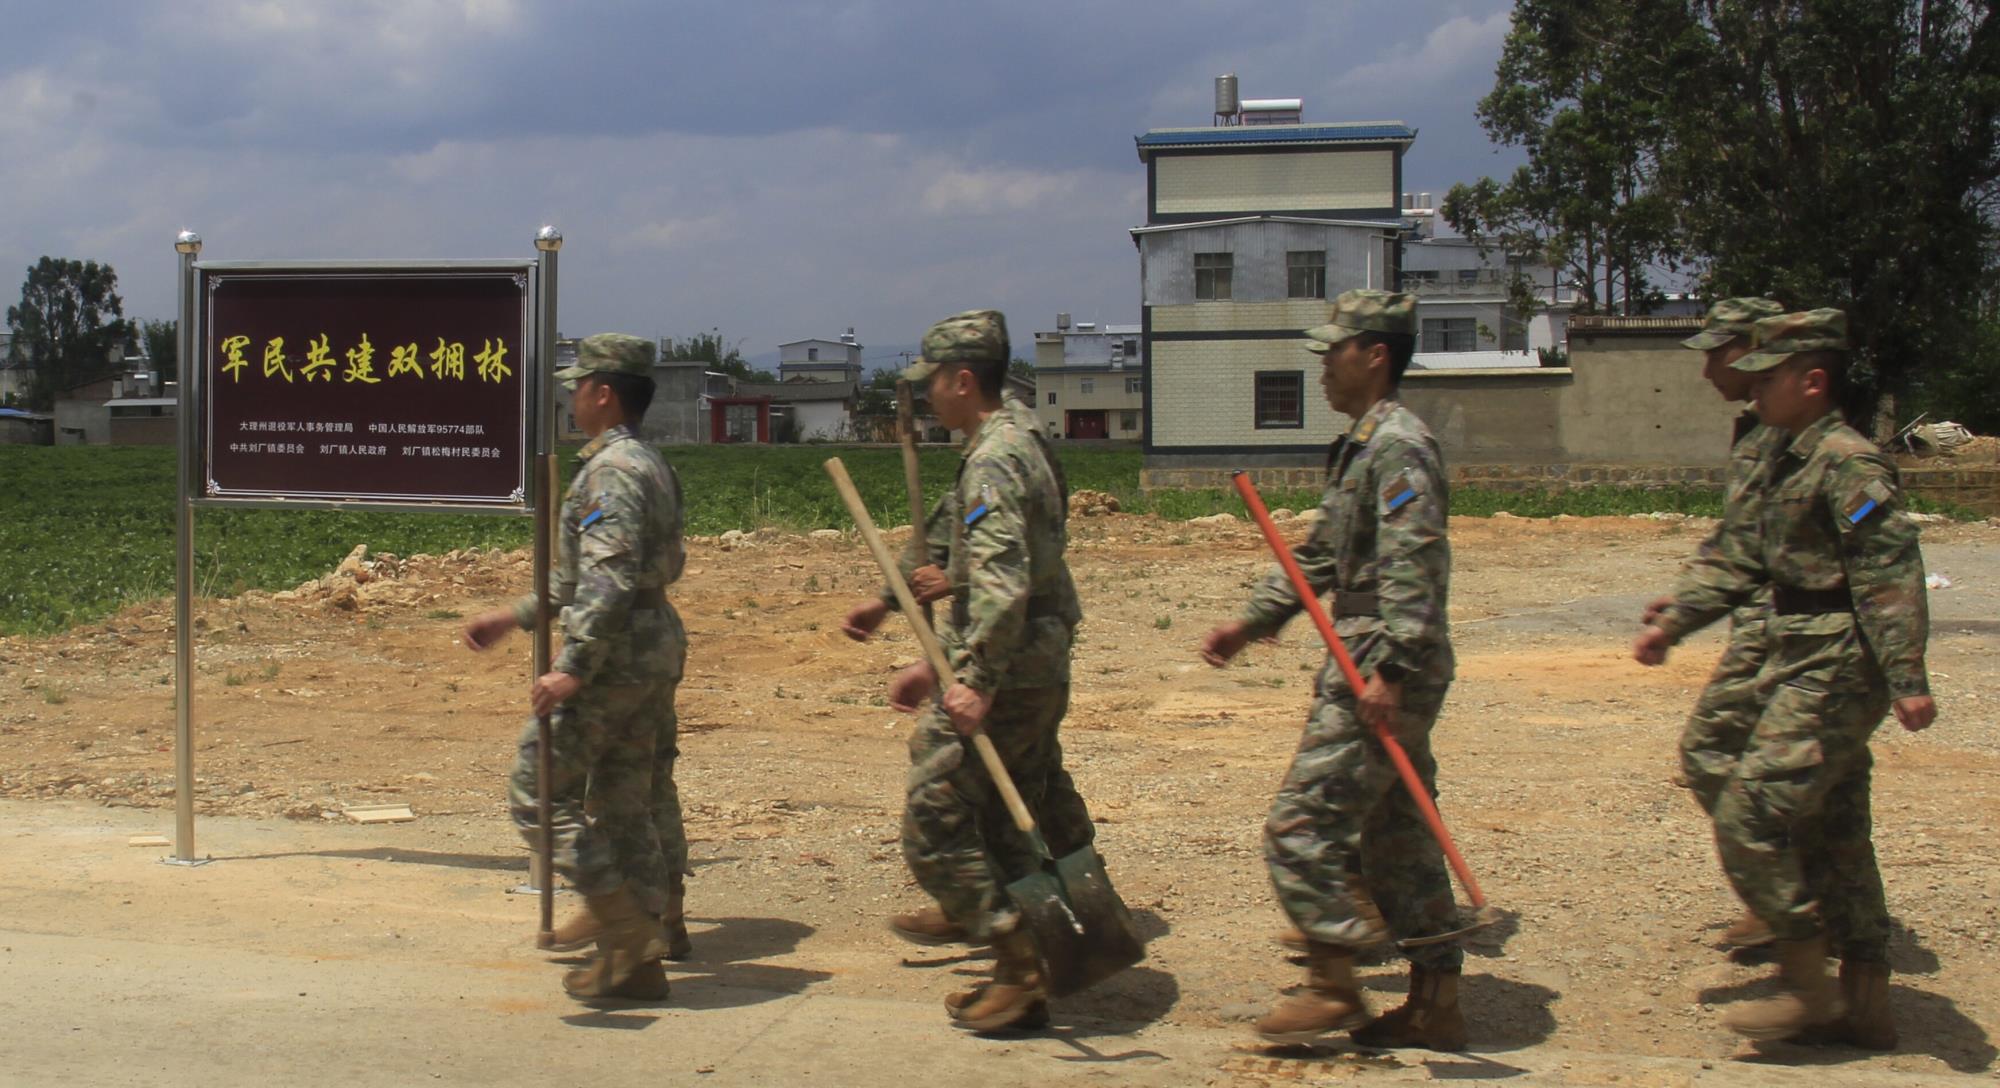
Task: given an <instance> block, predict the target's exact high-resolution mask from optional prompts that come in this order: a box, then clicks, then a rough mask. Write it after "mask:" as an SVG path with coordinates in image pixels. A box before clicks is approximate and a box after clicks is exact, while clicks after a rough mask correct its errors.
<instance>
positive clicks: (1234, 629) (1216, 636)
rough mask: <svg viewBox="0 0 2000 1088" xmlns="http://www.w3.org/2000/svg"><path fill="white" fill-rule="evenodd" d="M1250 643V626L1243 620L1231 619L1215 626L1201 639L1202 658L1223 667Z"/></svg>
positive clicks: (1217, 666)
mask: <svg viewBox="0 0 2000 1088" xmlns="http://www.w3.org/2000/svg"><path fill="white" fill-rule="evenodd" d="M1249 644H1250V627H1249V625H1248V624H1245V623H1244V622H1243V621H1242V620H1231V621H1229V622H1228V623H1221V624H1217V625H1216V626H1215V629H1214V630H1212V631H1210V632H1209V633H1208V634H1207V636H1206V637H1204V638H1203V639H1202V640H1201V659H1202V660H1203V661H1206V662H1208V663H1209V664H1211V665H1214V666H1215V667H1216V668H1218V669H1219V668H1221V667H1222V666H1224V665H1227V664H1229V659H1230V658H1232V657H1235V656H1236V655H1237V654H1240V653H1242V652H1243V647H1245V646H1247V645H1249Z"/></svg>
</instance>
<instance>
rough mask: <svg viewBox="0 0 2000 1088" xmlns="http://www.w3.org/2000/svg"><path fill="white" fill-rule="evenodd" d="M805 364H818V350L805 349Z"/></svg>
mask: <svg viewBox="0 0 2000 1088" xmlns="http://www.w3.org/2000/svg"><path fill="white" fill-rule="evenodd" d="M806 362H808V363H817V362H819V349H818V348H807V349H806Z"/></svg>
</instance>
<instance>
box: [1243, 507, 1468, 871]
mask: <svg viewBox="0 0 2000 1088" xmlns="http://www.w3.org/2000/svg"><path fill="white" fill-rule="evenodd" d="M1230 480H1231V482H1233V483H1234V484H1235V485H1236V493H1237V494H1239V495H1242V496H1243V505H1245V506H1247V507H1249V508H1250V516H1251V517H1252V518H1255V519H1256V520H1257V527H1258V528H1259V529H1262V530H1263V531H1264V540H1265V542H1267V543H1269V544H1270V545H1271V551H1272V552H1273V553H1275V554H1276V555H1277V557H1278V565H1279V566H1281V567H1283V568H1285V574H1286V576H1287V577H1289V578H1291V580H1292V588H1293V589H1294V590H1297V591H1298V594H1299V600H1300V601H1301V602H1302V603H1304V605H1305V609H1306V615H1308V616H1311V617H1312V621H1313V626H1314V627H1317V628H1319V637H1321V638H1323V639H1325V640H1326V648H1327V650H1328V651H1329V652H1331V653H1332V654H1333V659H1334V660H1335V661H1338V662H1340V671H1341V672H1343V673H1345V674H1347V686H1348V687H1350V688H1352V689H1353V691H1354V695H1355V698H1357V699H1358V698H1360V696H1361V689H1362V687H1363V686H1364V685H1363V684H1362V682H1361V670H1360V669H1357V668H1355V667H1354V659H1353V658H1352V657H1349V656H1348V655H1347V646H1346V644H1345V643H1343V642H1341V641H1340V636H1339V635H1337V634H1334V632H1333V620H1332V619H1330V618H1329V617H1328V616H1327V614H1326V606H1325V605H1323V604H1321V603H1320V602H1319V594H1317V593H1315V592H1313V588H1312V584H1311V583H1309V582H1307V581H1306V573H1305V572H1304V571H1302V570H1300V569H1299V562H1298V560H1296V559H1293V558H1292V549H1291V547H1290V546H1289V545H1287V544H1286V543H1285V538H1284V537H1283V536H1281V535H1279V533H1278V526H1277V524H1276V523H1274V522H1273V521H1272V520H1271V512H1270V511H1269V510H1266V509H1265V508H1264V499H1263V496H1261V495H1259V494H1257V485H1256V484H1253V483H1251V482H1250V477H1249V476H1248V475H1247V474H1246V473H1244V472H1243V471H1242V470H1240V469H1239V470H1237V471H1236V472H1233V473H1231V474H1230ZM1369 728H1371V729H1373V730H1374V731H1375V739H1376V740H1378V741H1381V742H1382V748H1383V750H1385V751H1387V752H1388V753H1389V762H1391V763H1394V764H1395V765H1396V773H1397V774H1398V775H1399V776H1401V777H1402V779H1403V786H1404V788H1406V789H1408V790H1409V791H1410V799H1411V800H1413V801H1415V802H1416V803H1417V810H1418V811H1419V812H1422V813H1423V814H1424V822H1425V823H1427V824H1429V825H1430V827H1431V836H1432V837H1433V838H1435V839H1437V841H1438V845H1439V846H1440V847H1443V848H1444V857H1445V860H1446V861H1448V862H1450V863H1451V871H1452V872H1454V873H1457V874H1458V882H1459V883H1460V884H1463V885H1465V894H1466V895H1467V896H1469V897H1471V899H1472V905H1473V907H1474V909H1477V908H1480V907H1484V906H1485V905H1486V896H1485V894H1484V893H1482V892H1481V891H1480V890H1479V881H1477V880H1474V879H1473V878H1472V869H1471V867H1470V866H1468V865H1466V864H1465V858H1464V857H1462V856H1460V855H1459V852H1458V845H1457V844H1456V843H1454V842H1452V840H1451V832H1450V831H1447V830H1445V826H1444V817H1442V816H1440V815H1438V810H1437V806H1436V805H1435V804H1432V803H1431V791H1429V790H1427V789H1425V788H1424V781H1423V779H1421V778H1418V777H1417V769H1416V767H1414V766H1412V765H1411V764H1410V755H1409V753H1408V752H1405V751H1403V746H1402V745H1401V744H1399V743H1397V741H1396V738H1395V736H1394V734H1392V733H1390V732H1389V728H1388V727H1387V726H1384V725H1377V724H1375V723H1373V722H1370V723H1369Z"/></svg>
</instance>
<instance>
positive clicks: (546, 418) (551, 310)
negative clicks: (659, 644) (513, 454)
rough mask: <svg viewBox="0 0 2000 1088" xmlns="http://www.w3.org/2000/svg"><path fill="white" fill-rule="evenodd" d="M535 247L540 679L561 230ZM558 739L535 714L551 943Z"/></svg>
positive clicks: (550, 617) (542, 236) (545, 937)
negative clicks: (552, 790) (538, 359)
mask: <svg viewBox="0 0 2000 1088" xmlns="http://www.w3.org/2000/svg"><path fill="white" fill-rule="evenodd" d="M535 249H536V250H538V251H540V253H541V259H540V264H539V271H540V273H541V275H540V283H541V289H542V297H541V357H542V359H543V360H544V363H543V366H542V368H541V377H542V383H541V389H540V391H539V393H538V395H537V397H536V400H535V403H536V404H537V405H539V406H540V409H541V411H540V413H539V414H538V415H537V416H536V418H535V453H536V456H535V476H536V482H535V484H536V485H535V493H536V494H535V677H536V679H540V678H541V677H542V676H544V675H546V674H547V673H548V671H549V663H550V660H551V653H550V643H551V642H552V641H553V639H552V638H551V632H552V630H553V629H554V627H555V617H554V614H553V613H554V609H552V608H551V607H550V605H549V560H550V558H551V557H552V555H553V552H554V548H553V546H552V545H553V544H554V539H555V507H556V503H557V502H558V501H559V500H558V499H557V487H558V485H557V483H556V443H555V433H556V426H555V423H556V420H555V415H556V408H555V404H556V402H555V367H554V365H553V364H554V360H555V357H556V252H557V251H558V250H560V249H562V232H561V231H559V230H557V229H556V228H554V227H543V228H542V229H541V230H539V231H537V232H535ZM554 743H555V730H554V727H553V726H552V724H551V723H550V719H549V715H547V714H543V715H540V716H539V717H538V718H537V719H536V729H535V812H536V821H537V823H538V825H539V826H538V827H537V831H538V832H539V834H538V835H537V836H536V838H535V846H536V853H537V854H539V855H540V860H541V864H540V865H539V866H538V867H539V868H540V869H541V872H540V873H538V874H537V877H538V879H537V880H536V881H535V884H536V885H537V887H536V889H535V890H536V891H537V892H538V893H539V895H540V901H541V925H540V929H539V931H538V932H537V934H536V943H537V944H540V945H543V946H546V945H548V944H551V943H553V942H554V937H555V928H556V906H555V903H556V900H555V895H556V890H555V889H556V878H555V872H556V870H555V861H556V858H555V853H556V831H555V800H554V798H553V797H552V796H551V795H550V793H549V780H550V779H551V778H553V777H554V776H555V766H554V754H553V753H552V752H551V751H550V748H551V747H552V746H553V745H554Z"/></svg>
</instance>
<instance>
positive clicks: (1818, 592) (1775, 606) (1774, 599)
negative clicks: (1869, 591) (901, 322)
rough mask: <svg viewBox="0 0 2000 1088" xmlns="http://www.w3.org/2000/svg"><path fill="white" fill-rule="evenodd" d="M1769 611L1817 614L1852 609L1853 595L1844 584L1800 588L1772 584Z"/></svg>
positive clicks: (1802, 614) (1805, 614)
mask: <svg viewBox="0 0 2000 1088" xmlns="http://www.w3.org/2000/svg"><path fill="white" fill-rule="evenodd" d="M1771 611H1773V612H1776V613H1777V614H1778V615H1780V616H1819V615H1826V614H1829V613H1833V612H1852V611H1854V596H1853V594H1851V593H1849V592H1848V591H1847V587H1846V586H1841V587H1839V588H1837V589H1801V588H1799V587H1798V586H1776V585H1774V586H1772V587H1771Z"/></svg>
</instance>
